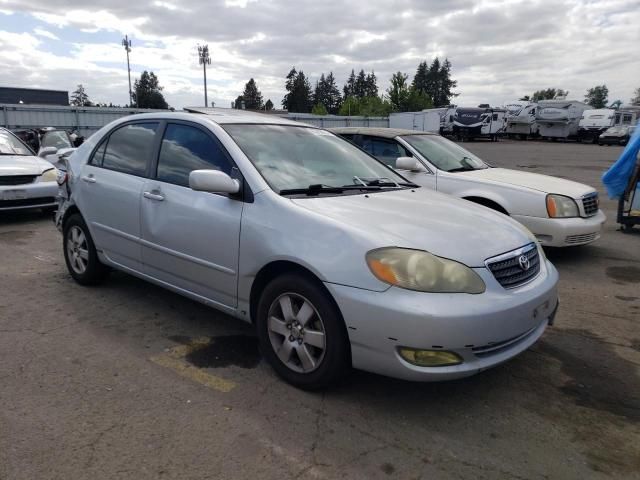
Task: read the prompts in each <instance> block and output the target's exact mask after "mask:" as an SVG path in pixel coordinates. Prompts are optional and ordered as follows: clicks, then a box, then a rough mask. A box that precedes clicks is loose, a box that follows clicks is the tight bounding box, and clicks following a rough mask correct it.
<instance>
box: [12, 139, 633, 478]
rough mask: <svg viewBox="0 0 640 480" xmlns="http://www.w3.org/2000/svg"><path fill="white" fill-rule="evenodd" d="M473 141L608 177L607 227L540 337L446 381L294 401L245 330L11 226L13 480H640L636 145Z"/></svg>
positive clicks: (517, 157) (19, 222)
mask: <svg viewBox="0 0 640 480" xmlns="http://www.w3.org/2000/svg"><path fill="white" fill-rule="evenodd" d="M465 146H466V147H467V148H469V149H470V150H472V151H474V152H475V153H477V154H479V155H480V156H482V157H483V158H485V159H486V160H488V161H489V162H491V163H493V164H494V165H496V166H504V167H510V168H515V169H522V170H526V171H532V172H539V173H546V174H551V175H556V176H560V177H565V178H570V179H573V180H577V181H581V182H584V183H588V184H591V185H594V186H597V187H598V189H599V191H600V192H601V195H602V207H603V209H604V211H605V213H606V214H607V216H608V221H607V223H606V225H605V229H604V234H603V236H602V238H601V239H600V240H599V241H598V242H596V243H595V244H593V245H591V246H586V247H580V248H575V249H571V250H561V251H550V252H549V253H548V255H549V257H550V259H551V260H552V261H553V262H554V263H555V264H556V266H557V267H558V270H559V271H560V275H561V281H560V297H561V308H560V311H559V314H558V317H557V319H556V325H555V326H554V327H553V328H550V329H549V330H548V331H547V333H546V334H545V335H544V337H543V338H542V339H541V341H539V342H538V343H537V344H536V345H535V346H534V347H533V348H531V349H530V350H529V351H527V352H526V353H524V354H522V355H521V356H519V357H518V358H516V359H514V360H513V361H511V362H509V363H507V364H505V365H503V366H500V367H498V368H496V369H493V370H490V371H487V372H484V373H482V374H480V375H477V376H475V377H472V378H469V379H465V380H462V381H455V382H449V383H439V384H414V383H406V382H401V381H396V380H392V379H388V378H384V377H380V376H376V375H371V374H366V373H362V372H354V374H353V375H352V376H351V377H350V378H349V381H348V382H346V383H345V384H344V385H342V386H340V387H338V388H336V389H333V390H331V391H327V392H324V393H307V392H302V391H299V390H296V389H294V388H292V387H290V386H288V385H286V384H284V383H283V382H282V381H280V380H278V379H277V378H276V377H275V375H274V374H273V372H272V371H271V369H270V368H269V367H268V366H267V365H266V364H265V363H264V362H263V361H262V360H261V358H260V356H259V353H258V350H257V346H256V340H255V337H254V336H253V332H252V331H251V329H250V328H249V327H248V326H247V325H244V324H240V323H238V322H237V321H235V320H234V319H232V318H230V317H227V316H225V315H222V314H219V313H217V312H216V311H214V310H211V309H208V308H206V307H204V306H202V305H200V304H197V303H194V302H192V301H190V300H187V299H185V298H182V297H179V296H177V295H174V294H173V293H169V292H167V291H165V290H162V289H160V288H157V287H155V286H152V285H149V284H147V283H144V282H143V281H141V280H138V279H135V278H133V277H130V276H127V275H124V274H120V273H115V274H113V275H112V276H111V277H110V279H109V281H108V282H107V283H106V284H104V285H103V286H101V287H96V288H84V287H80V286H78V285H76V284H75V283H74V282H73V281H72V280H71V278H70V277H69V275H68V274H67V272H66V268H65V266H64V261H63V258H62V250H61V239H60V236H59V234H58V233H57V231H56V230H55V229H54V227H53V225H52V223H51V220H50V219H49V218H48V217H44V216H43V215H42V214H40V213H38V212H35V213H26V214H25V213H22V214H11V215H8V214H4V215H1V216H0V252H1V254H2V255H1V258H2V268H1V269H0V479H2V480H9V479H11V480H13V479H25V480H27V479H28V480H34V479H65V480H67V479H74V480H75V479H83V478H91V479H94V480H95V479H103V478H109V479H112V478H114V479H117V478H133V479H147V478H148V479H161V478H176V479H201V478H212V479H214V478H215V479H225V478H260V479H271V478H274V479H275V478H277V479H279V480H282V479H285V478H321V479H322V478H338V477H346V478H367V479H368V480H372V479H376V478H401V479H417V478H424V479H436V478H437V479H449V478H451V479H454V478H471V477H473V478H476V479H484V478H486V479H496V478H521V479H539V478H551V479H557V478H562V479H572V478H575V479H585V478H594V479H598V478H640V473H639V472H640V377H639V376H638V366H639V365H640V326H639V325H640V229H639V230H638V232H637V233H635V234H633V233H632V234H623V233H621V232H619V231H617V226H616V224H615V203H614V202H612V201H609V200H607V199H606V198H605V197H604V192H603V189H602V186H601V183H600V181H599V178H600V175H601V173H602V172H603V171H604V170H605V169H606V168H607V167H608V166H609V165H610V164H611V163H612V162H613V161H614V160H615V159H616V158H617V156H618V155H619V153H620V152H621V149H620V148H618V147H609V148H607V147H598V146H595V145H579V144H575V143H543V142H511V141H502V142H498V143H489V142H476V143H468V144H465Z"/></svg>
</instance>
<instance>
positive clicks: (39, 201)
mask: <svg viewBox="0 0 640 480" xmlns="http://www.w3.org/2000/svg"><path fill="white" fill-rule="evenodd" d="M55 203H56V199H55V197H39V198H24V199H21V200H0V208H19V207H31V206H34V207H37V206H41V205H51V204H55Z"/></svg>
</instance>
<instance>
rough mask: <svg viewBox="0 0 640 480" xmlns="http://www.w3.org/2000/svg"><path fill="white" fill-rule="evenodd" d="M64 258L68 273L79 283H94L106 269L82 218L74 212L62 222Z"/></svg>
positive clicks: (101, 279) (100, 279)
mask: <svg viewBox="0 0 640 480" xmlns="http://www.w3.org/2000/svg"><path fill="white" fill-rule="evenodd" d="M63 243H64V260H65V263H66V264H67V269H68V270H69V273H70V274H71V276H72V277H73V278H74V280H75V281H76V282H78V283H80V284H81V285H96V284H98V283H100V282H102V281H103V280H104V278H105V277H106V275H107V273H108V269H107V267H106V266H105V265H103V264H102V263H101V262H100V260H99V259H98V253H97V252H96V247H95V245H94V244H93V239H92V238H91V234H90V233H89V229H88V228H87V224H86V223H85V221H84V220H83V218H82V217H81V216H80V215H79V214H77V213H74V214H73V215H71V216H70V217H69V219H68V220H67V221H66V222H65V224H64V229H63Z"/></svg>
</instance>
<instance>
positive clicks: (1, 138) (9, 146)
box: [0, 130, 32, 155]
mask: <svg viewBox="0 0 640 480" xmlns="http://www.w3.org/2000/svg"><path fill="white" fill-rule="evenodd" d="M0 155H32V153H31V151H30V150H29V147H27V146H26V145H25V144H24V143H22V142H21V141H20V140H18V138H17V137H16V136H14V135H13V134H11V133H9V132H8V131H6V130H0Z"/></svg>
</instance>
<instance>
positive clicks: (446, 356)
mask: <svg viewBox="0 0 640 480" xmlns="http://www.w3.org/2000/svg"><path fill="white" fill-rule="evenodd" d="M399 353H400V356H401V357H402V358H403V359H405V360H406V361H407V362H409V363H411V364H413V365H417V366H418V367H447V366H450V365H458V364H460V363H462V357H461V356H460V355H458V354H457V353H453V352H449V351H447V350H419V349H416V348H408V347H400V349H399Z"/></svg>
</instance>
